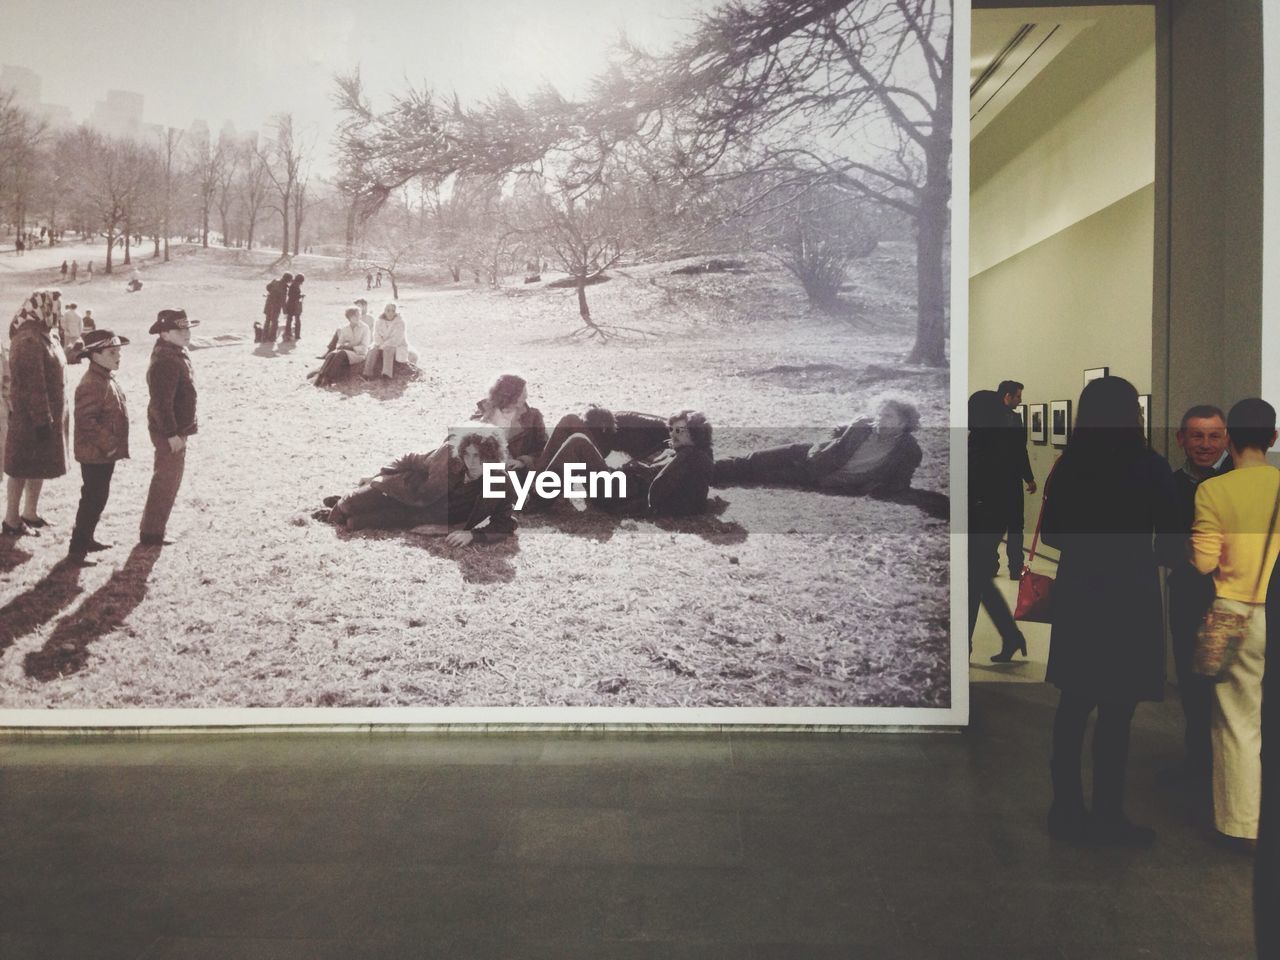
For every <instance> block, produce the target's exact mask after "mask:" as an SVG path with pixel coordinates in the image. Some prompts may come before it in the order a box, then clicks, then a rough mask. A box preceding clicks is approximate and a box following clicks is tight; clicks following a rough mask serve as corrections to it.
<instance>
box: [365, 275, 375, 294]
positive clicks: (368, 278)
mask: <svg viewBox="0 0 1280 960" xmlns="http://www.w3.org/2000/svg"><path fill="white" fill-rule="evenodd" d="M364 288H365V289H366V290H372V289H373V274H372V273H366V274H365V275H364Z"/></svg>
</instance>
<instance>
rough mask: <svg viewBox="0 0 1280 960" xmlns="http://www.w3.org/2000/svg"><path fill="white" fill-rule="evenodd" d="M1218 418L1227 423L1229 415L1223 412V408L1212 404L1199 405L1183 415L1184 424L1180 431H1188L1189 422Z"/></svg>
mask: <svg viewBox="0 0 1280 960" xmlns="http://www.w3.org/2000/svg"><path fill="white" fill-rule="evenodd" d="M1212 417H1217V418H1218V419H1219V420H1221V421H1222V422H1223V423H1226V422H1227V415H1226V414H1225V413H1223V412H1222V408H1221V407H1215V406H1214V405H1213V404H1211V403H1198V404H1196V405H1195V406H1194V407H1188V408H1187V412H1186V413H1184V414H1183V415H1182V423H1181V424H1179V426H1178V429H1179V430H1185V429H1187V421H1188V420H1209V419H1211V418H1212Z"/></svg>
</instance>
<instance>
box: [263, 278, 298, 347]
mask: <svg viewBox="0 0 1280 960" xmlns="http://www.w3.org/2000/svg"><path fill="white" fill-rule="evenodd" d="M292 281H293V274H292V273H285V274H281V276H280V279H279V280H272V281H271V282H270V283H268V284H267V302H266V303H265V304H264V305H263V307H262V313H263V316H265V317H266V322H265V323H263V325H262V339H263V340H265V341H267V342H268V343H275V342H276V334H277V333H278V332H279V330H280V311H281V310H283V309H284V301H285V297H286V296H288V293H289V284H290V283H291V282H292Z"/></svg>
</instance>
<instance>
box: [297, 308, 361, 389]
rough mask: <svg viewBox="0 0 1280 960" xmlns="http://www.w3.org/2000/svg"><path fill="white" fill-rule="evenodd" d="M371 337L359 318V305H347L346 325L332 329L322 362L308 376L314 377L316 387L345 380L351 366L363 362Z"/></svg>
mask: <svg viewBox="0 0 1280 960" xmlns="http://www.w3.org/2000/svg"><path fill="white" fill-rule="evenodd" d="M372 339H373V337H372V335H371V334H370V333H369V328H368V327H366V326H365V325H364V323H362V322H361V320H360V309H359V307H347V323H346V326H342V327H339V328H338V329H337V330H336V331H334V334H333V339H331V340H330V341H329V350H328V352H327V353H325V355H324V363H322V364H321V365H320V369H319V370H317V371H315V372H314V373H309V374H307V376H308V377H311V376H314V377H315V378H316V386H317V387H327V386H328V385H329V384H331V383H336V382H337V381H339V380H345V379H346V377H347V374H348V373H349V372H350V369H351V367H354V366H358V365H359V364H362V363H364V358H365V356H366V355H368V353H369V343H370V342H371V341H372Z"/></svg>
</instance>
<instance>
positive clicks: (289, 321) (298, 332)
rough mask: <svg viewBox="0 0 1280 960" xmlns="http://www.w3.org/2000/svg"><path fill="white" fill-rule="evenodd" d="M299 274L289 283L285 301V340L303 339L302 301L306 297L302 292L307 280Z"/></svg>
mask: <svg viewBox="0 0 1280 960" xmlns="http://www.w3.org/2000/svg"><path fill="white" fill-rule="evenodd" d="M306 279H307V278H306V277H304V276H303V275H302V274H298V275H297V276H296V277H294V278H293V280H291V281H290V283H289V289H288V290H286V291H285V299H284V315H285V316H284V339H285V340H295V341H296V340H299V339H301V338H302V300H303V298H304V297H305V296H306V294H305V293H303V292H302V281H304V280H306Z"/></svg>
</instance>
